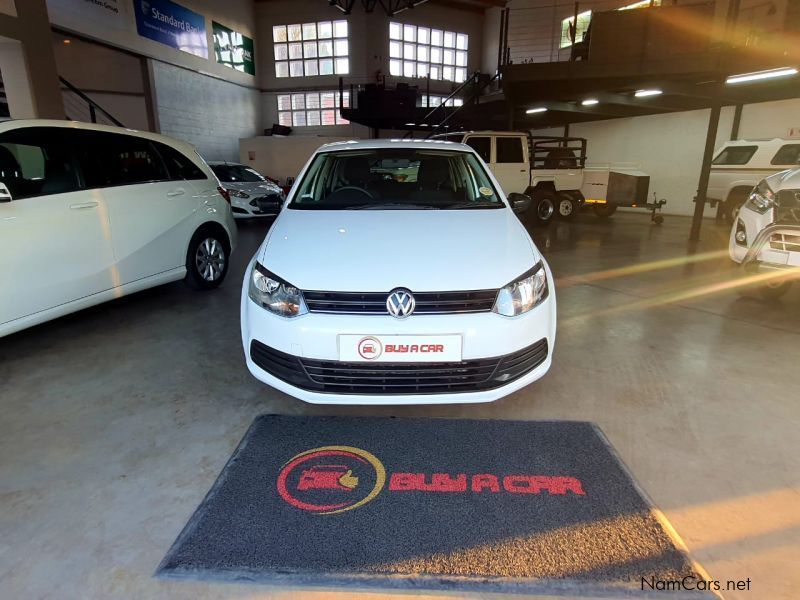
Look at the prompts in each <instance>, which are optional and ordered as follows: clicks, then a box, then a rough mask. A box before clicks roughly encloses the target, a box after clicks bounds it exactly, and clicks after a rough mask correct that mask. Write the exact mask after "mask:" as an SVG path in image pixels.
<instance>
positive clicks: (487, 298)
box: [303, 290, 497, 315]
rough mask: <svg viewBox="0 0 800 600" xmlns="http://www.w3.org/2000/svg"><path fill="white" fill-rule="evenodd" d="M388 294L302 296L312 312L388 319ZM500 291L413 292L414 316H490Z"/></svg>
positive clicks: (318, 294)
mask: <svg viewBox="0 0 800 600" xmlns="http://www.w3.org/2000/svg"><path fill="white" fill-rule="evenodd" d="M388 296H389V292H364V293H361V292H314V291H310V292H303V297H304V298H305V301H306V306H308V310H309V311H310V312H317V313H337V314H346V315H356V314H357V315H363V314H366V315H387V314H389V312H388V311H387V310H386V299H387V298H388ZM495 298H497V290H475V291H465V292H414V301H415V302H416V305H415V307H414V314H415V315H446V314H463V313H480V312H491V310H492V307H493V306H494V301H495Z"/></svg>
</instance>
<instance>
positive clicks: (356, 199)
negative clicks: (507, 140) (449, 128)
mask: <svg viewBox="0 0 800 600" xmlns="http://www.w3.org/2000/svg"><path fill="white" fill-rule="evenodd" d="M504 206H505V205H504V204H503V202H502V201H501V200H500V198H499V196H498V195H497V191H496V190H495V187H494V185H493V184H492V182H491V180H490V179H489V177H488V175H487V174H486V171H485V170H484V168H483V167H482V166H481V165H480V163H479V161H478V160H477V158H475V156H474V155H473V154H471V153H469V152H460V151H455V150H442V149H438V148H437V149H433V148H432V149H430V150H428V149H418V148H377V149H370V150H342V151H340V152H323V153H321V154H318V155H317V156H316V157H315V158H314V160H313V162H312V163H311V166H310V167H309V169H308V171H307V172H306V174H305V176H304V177H303V180H302V182H301V183H300V185H299V187H298V189H297V191H296V193H295V195H294V198H293V200H292V202H291V204H290V205H289V208H293V209H296V210H359V209H364V210H370V209H376V210H403V209H409V210H413V209H445V210H456V209H459V210H460V209H469V208H476V209H484V208H485V209H492V208H503V207H504Z"/></svg>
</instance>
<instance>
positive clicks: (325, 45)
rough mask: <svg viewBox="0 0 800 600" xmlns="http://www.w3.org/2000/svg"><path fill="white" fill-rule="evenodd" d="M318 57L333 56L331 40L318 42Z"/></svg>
mask: <svg viewBox="0 0 800 600" xmlns="http://www.w3.org/2000/svg"><path fill="white" fill-rule="evenodd" d="M318 49H319V55H320V56H333V42H332V41H331V40H327V41H322V42H319V46H318Z"/></svg>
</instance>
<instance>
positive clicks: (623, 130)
mask: <svg viewBox="0 0 800 600" xmlns="http://www.w3.org/2000/svg"><path fill="white" fill-rule="evenodd" d="M733 113H734V109H733V107H725V108H723V110H722V114H721V116H720V120H719V128H718V130H717V142H716V144H715V147H717V148H718V147H719V146H721V145H722V143H723V142H725V141H726V140H728V139H730V133H731V125H732V123H733ZM709 114H710V110H696V111H688V112H680V113H667V114H661V115H649V116H646V117H633V118H629V119H612V120H609V121H595V122H592V123H575V124H573V125H571V126H570V135H573V136H578V137H585V138H586V139H587V140H588V150H587V153H588V156H589V161H590V162H611V163H614V162H634V163H638V164H639V165H641V169H642V170H643V171H645V172H646V173H647V174H649V175H650V199H651V200H652V197H653V196H652V195H653V192H656V194H657V195H658V197H659V198H665V199H666V200H667V202H668V203H667V205H666V206H665V207H664V212H665V213H668V214H679V215H690V214H692V213H693V211H694V202H692V198H694V196H695V194H696V193H697V183H698V180H699V178H700V165H701V162H702V159H703V148H704V146H705V138H706V131H707V128H708V117H709ZM791 127H800V98H798V99H793V100H783V101H780V102H765V103H761V104H750V105H747V106H745V107H744V109H743V110H742V120H741V124H740V128H739V138H764V137H766V138H771V137H786V136H788V134H789V129H790V128H791ZM534 133H536V134H541V135H551V134H552V135H562V134H563V129H561V128H558V129H551V130H536V131H535V132H534ZM705 214H706V216H713V215H714V214H715V211H714V210H711V209H706V213H705Z"/></svg>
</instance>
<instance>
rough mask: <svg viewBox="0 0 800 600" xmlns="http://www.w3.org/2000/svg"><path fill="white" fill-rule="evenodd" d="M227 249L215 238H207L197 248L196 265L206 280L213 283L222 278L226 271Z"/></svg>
mask: <svg viewBox="0 0 800 600" xmlns="http://www.w3.org/2000/svg"><path fill="white" fill-rule="evenodd" d="M225 260H226V259H225V249H224V248H223V247H222V244H221V243H220V242H219V241H218V240H216V239H214V238H206V239H204V240H203V241H202V242H200V245H199V246H198V247H197V253H196V254H195V264H196V265H197V272H198V273H199V274H200V277H202V278H203V279H204V280H206V281H208V282H213V281H216V280H217V279H219V278H220V277H222V273H223V271H225Z"/></svg>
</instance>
